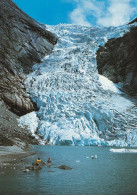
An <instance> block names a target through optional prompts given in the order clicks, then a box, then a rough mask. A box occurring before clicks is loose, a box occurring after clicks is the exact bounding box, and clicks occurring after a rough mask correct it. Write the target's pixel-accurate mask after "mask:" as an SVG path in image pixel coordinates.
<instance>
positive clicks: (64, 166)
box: [58, 165, 72, 170]
mask: <svg viewBox="0 0 137 195" xmlns="http://www.w3.org/2000/svg"><path fill="white" fill-rule="evenodd" d="M58 168H59V169H64V170H71V169H72V168H71V167H69V166H66V165H61V166H59V167H58Z"/></svg>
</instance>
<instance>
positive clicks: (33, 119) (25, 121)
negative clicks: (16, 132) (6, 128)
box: [18, 112, 39, 135]
mask: <svg viewBox="0 0 137 195" xmlns="http://www.w3.org/2000/svg"><path fill="white" fill-rule="evenodd" d="M38 122H39V120H38V117H37V114H36V112H31V113H29V114H26V115H24V116H22V117H20V118H19V119H18V124H19V126H20V127H22V128H27V129H28V130H29V131H30V132H31V133H32V135H35V133H36V131H37V128H38Z"/></svg>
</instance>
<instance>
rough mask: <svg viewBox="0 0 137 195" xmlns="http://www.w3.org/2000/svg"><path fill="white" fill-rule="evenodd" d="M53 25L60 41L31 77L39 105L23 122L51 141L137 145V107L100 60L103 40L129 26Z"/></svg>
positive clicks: (28, 83)
mask: <svg viewBox="0 0 137 195" xmlns="http://www.w3.org/2000/svg"><path fill="white" fill-rule="evenodd" d="M48 29H49V30H50V31H52V32H54V33H56V34H57V36H58V43H57V45H56V46H55V47H54V50H53V52H52V53H51V54H50V55H49V56H46V57H45V58H44V59H43V61H42V63H41V64H36V65H34V67H33V73H31V74H30V75H29V76H28V78H27V80H26V88H27V90H28V92H29V93H30V94H31V98H32V100H33V101H34V102H36V104H37V106H38V108H39V111H38V112H35V113H34V112H33V113H30V114H27V115H25V116H23V117H21V118H20V119H19V124H20V125H22V126H23V125H24V126H27V127H28V129H29V130H30V131H32V133H33V134H34V133H35V132H37V134H38V135H40V137H43V139H44V140H45V142H46V143H48V144H58V145H99V146H102V145H105V146H137V122H136V119H137V118H136V113H137V107H136V105H135V103H133V102H132V101H131V100H130V99H128V98H126V97H125V94H123V93H122V92H121V91H120V89H118V87H117V85H115V84H114V83H112V81H109V80H108V79H107V78H105V77H103V76H101V75H99V74H98V71H97V64H96V51H97V49H98V47H99V45H104V43H105V42H106V41H107V39H109V38H113V37H119V36H122V35H123V34H124V33H125V32H127V31H129V28H128V27H127V26H126V25H125V26H121V27H108V28H101V27H83V26H77V25H66V24H59V25H57V26H48ZM28 121H29V122H28Z"/></svg>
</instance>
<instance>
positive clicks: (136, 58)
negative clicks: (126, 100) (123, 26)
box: [97, 18, 137, 96]
mask: <svg viewBox="0 0 137 195" xmlns="http://www.w3.org/2000/svg"><path fill="white" fill-rule="evenodd" d="M133 22H137V18H136V19H135V20H133V21H132V22H131V23H133ZM136 51H137V27H131V29H130V32H128V33H126V34H125V35H124V36H123V37H120V38H116V39H110V40H108V42H107V43H106V44H105V46H104V47H102V46H100V48H99V49H98V51H97V64H98V71H99V73H100V74H102V75H104V76H106V77H108V78H109V79H110V80H112V81H113V82H115V83H119V82H120V83H123V88H122V90H123V91H124V92H125V93H127V94H130V95H132V96H136V95H137V52H136Z"/></svg>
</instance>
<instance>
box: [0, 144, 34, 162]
mask: <svg viewBox="0 0 137 195" xmlns="http://www.w3.org/2000/svg"><path fill="white" fill-rule="evenodd" d="M33 154H35V153H34V152H31V151H25V150H23V149H21V148H19V147H18V146H15V145H14V146H0V165H2V163H6V162H14V161H18V160H21V159H22V158H25V157H27V156H31V155H33Z"/></svg>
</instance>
